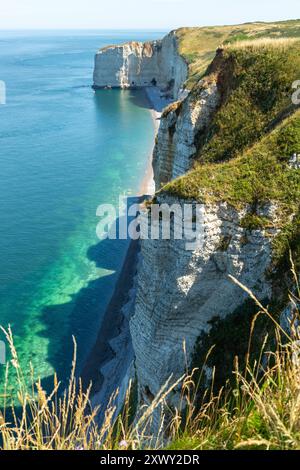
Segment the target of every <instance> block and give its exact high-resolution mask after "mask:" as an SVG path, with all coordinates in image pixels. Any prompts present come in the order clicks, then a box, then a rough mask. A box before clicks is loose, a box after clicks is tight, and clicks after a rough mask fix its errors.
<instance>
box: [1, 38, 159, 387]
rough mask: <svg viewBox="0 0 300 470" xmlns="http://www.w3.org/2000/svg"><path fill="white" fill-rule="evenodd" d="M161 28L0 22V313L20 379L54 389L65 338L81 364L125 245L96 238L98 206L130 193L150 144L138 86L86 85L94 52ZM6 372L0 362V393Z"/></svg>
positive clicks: (66, 357) (67, 360)
mask: <svg viewBox="0 0 300 470" xmlns="http://www.w3.org/2000/svg"><path fill="white" fill-rule="evenodd" d="M163 35H164V32H163V31H143V32H142V31H82V30H81V31H70V30H68V31H0V81H1V83H2V84H3V82H4V83H5V87H6V104H1V105H0V325H1V326H2V327H4V328H6V329H7V328H8V326H10V327H11V331H12V334H13V338H14V343H15V346H16V350H17V354H18V359H19V362H20V365H21V368H22V374H23V377H24V380H25V382H26V383H28V384H29V383H30V382H31V380H32V376H33V378H34V379H36V378H37V377H40V378H41V381H42V382H41V383H42V386H43V387H44V388H45V389H46V390H47V389H51V387H52V384H53V376H54V373H55V372H56V373H57V375H58V377H59V379H60V380H62V381H63V382H64V381H66V380H67V378H68V376H69V374H70V368H71V362H72V354H73V344H74V341H73V338H75V339H76V343H77V367H78V368H79V369H80V367H81V366H82V364H84V361H85V359H86V357H87V356H88V354H89V352H90V350H91V348H92V346H93V344H94V343H95V340H96V337H97V333H98V331H99V328H100V326H101V321H102V318H103V315H104V312H105V309H106V307H107V305H108V302H109V300H110V298H111V296H112V294H113V291H114V287H115V284H116V281H117V279H118V275H119V272H120V270H121V267H122V263H123V261H124V258H125V255H126V250H127V248H128V241H126V240H124V241H119V242H118V243H116V242H115V241H114V240H103V241H100V240H99V239H98V238H97V235H96V227H97V224H98V222H99V218H98V217H97V216H96V210H97V207H98V206H99V205H100V204H114V205H116V206H117V205H118V200H119V196H120V195H122V196H124V195H128V196H135V195H136V194H137V192H138V190H139V188H140V185H141V180H142V179H143V176H144V175H145V172H146V169H147V165H148V161H149V155H150V154H151V151H152V147H153V142H154V134H155V129H154V125H153V120H152V117H151V114H150V111H149V104H148V101H147V99H146V96H145V94H144V91H141V90H140V91H139V90H136V91H132V90H115V89H113V90H99V91H97V92H94V90H93V89H92V88H91V85H92V83H93V66H94V55H95V53H96V51H97V49H98V48H100V47H104V46H106V45H109V44H115V43H123V42H126V41H128V40H139V41H144V40H153V39H157V38H161V37H162V36H163ZM0 340H1V341H2V343H1V344H2V346H3V345H4V347H5V349H6V361H8V362H9V361H10V359H11V355H10V352H9V347H8V344H7V340H6V338H5V336H4V334H3V333H2V332H0ZM10 369H11V372H10V379H9V386H8V389H7V390H6V393H8V394H10V395H14V394H15V393H16V390H17V387H16V376H17V374H16V370H14V367H13V365H11V366H10ZM32 371H33V372H32ZM4 376H5V365H3V364H1V365H0V380H1V386H0V393H1V390H3V383H4Z"/></svg>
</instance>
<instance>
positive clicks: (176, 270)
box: [130, 196, 276, 429]
mask: <svg viewBox="0 0 300 470" xmlns="http://www.w3.org/2000/svg"><path fill="white" fill-rule="evenodd" d="M158 199H159V201H158V202H159V203H160V204H162V203H167V204H173V203H174V202H177V203H178V202H179V203H180V204H182V205H183V204H184V203H186V202H187V201H178V200H175V199H174V198H170V197H166V196H159V198H158ZM245 211H246V209H245V210H243V211H240V212H238V211H237V210H236V209H233V208H232V207H231V206H229V205H228V204H226V203H219V204H215V205H209V204H206V205H204V206H203V240H202V245H201V246H199V247H198V248H197V249H196V250H194V251H187V250H186V245H185V243H186V242H185V240H172V237H171V240H144V241H142V263H141V266H140V269H139V272H138V284H137V297H136V303H135V313H134V315H133V317H132V318H131V321H130V329H131V334H132V340H133V347H134V351H135V358H136V359H135V364H136V373H137V378H138V383H139V391H140V399H141V403H147V404H149V403H150V402H151V397H153V396H155V395H156V394H157V393H158V392H159V390H160V388H161V387H162V386H163V385H164V384H165V383H166V381H167V380H168V379H169V377H170V376H171V375H172V381H174V382H175V380H176V379H177V378H178V377H180V376H181V375H182V374H184V372H185V367H186V364H190V361H191V357H192V354H193V351H194V347H195V344H196V341H197V338H198V337H199V336H200V335H201V334H202V333H208V332H209V330H210V324H209V322H210V320H211V319H212V318H214V317H218V318H220V319H222V318H225V317H226V316H227V315H229V314H230V313H231V312H233V311H234V310H235V309H236V308H238V307H239V306H241V305H242V304H243V303H244V301H245V300H246V298H247V294H246V293H244V292H243V291H242V290H241V289H240V288H239V287H238V286H236V285H235V284H234V283H233V282H232V281H231V280H230V279H229V278H228V275H229V274H231V275H233V276H235V277H236V278H237V279H239V281H240V282H242V283H243V284H245V285H246V286H247V287H248V288H250V289H251V290H253V292H254V293H255V294H256V295H257V297H258V298H260V299H265V298H269V297H270V295H271V285H270V283H269V281H268V279H267V277H266V271H267V269H268V267H269V266H270V260H271V240H272V237H273V236H275V234H276V231H272V233H266V231H264V230H255V231H252V232H250V233H249V232H246V230H245V229H244V228H242V227H241V226H240V222H241V220H242V218H243V217H244V215H245ZM272 211H273V208H270V207H268V209H267V210H263V211H262V212H264V213H265V212H267V213H272ZM224 239H226V240H227V243H226V247H224V243H223V241H224ZM184 344H185V348H184V347H183V345H184ZM184 349H185V351H184ZM185 353H186V356H185ZM178 398H179V395H178V394H177V393H173V394H172V395H171V396H170V397H169V398H168V401H169V404H171V405H175V404H178ZM155 419H156V420H157V422H156V424H155V422H154V429H155V425H157V424H158V420H159V418H158V413H157V414H156V415H155Z"/></svg>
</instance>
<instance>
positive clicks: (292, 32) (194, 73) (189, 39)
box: [176, 20, 300, 88]
mask: <svg viewBox="0 0 300 470" xmlns="http://www.w3.org/2000/svg"><path fill="white" fill-rule="evenodd" d="M176 34H177V37H178V39H179V44H180V52H181V54H182V55H183V57H184V58H185V59H186V61H187V63H188V64H189V71H190V73H189V78H188V82H187V85H188V88H192V87H193V85H194V84H195V83H197V81H198V80H199V78H201V77H202V76H203V75H204V73H205V71H206V69H207V67H208V65H209V64H210V62H211V61H212V59H213V58H214V56H215V51H216V49H217V48H218V47H220V46H222V45H226V44H231V43H235V42H237V41H243V40H249V39H250V40H252V39H258V38H274V39H276V38H280V37H287V38H290V37H291V38H293V37H299V36H300V20H291V21H281V22H277V23H247V24H242V25H232V26H215V27H213V26H212V27H204V28H181V29H179V30H177V32H176Z"/></svg>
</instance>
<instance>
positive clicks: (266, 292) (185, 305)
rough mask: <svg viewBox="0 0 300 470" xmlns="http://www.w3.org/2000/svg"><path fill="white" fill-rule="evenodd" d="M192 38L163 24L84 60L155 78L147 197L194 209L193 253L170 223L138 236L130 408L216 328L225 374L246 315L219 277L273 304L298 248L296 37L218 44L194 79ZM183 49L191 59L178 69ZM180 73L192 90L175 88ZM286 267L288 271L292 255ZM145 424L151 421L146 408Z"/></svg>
mask: <svg viewBox="0 0 300 470" xmlns="http://www.w3.org/2000/svg"><path fill="white" fill-rule="evenodd" d="M259 28H260V26H259V25H258V33H259V31H260V29H259ZM200 32H201V31H200ZM202 33H203V32H202ZM202 33H201V34H202ZM199 34H200V33H199V32H198V31H195V30H191V31H190V32H189V31H186V30H183V31H181V32H179V33H178V32H177V34H176V33H174V32H172V33H170V34H169V35H168V36H166V37H165V38H164V39H163V40H162V41H156V42H153V43H147V44H141V43H129V44H125V45H123V46H114V47H109V48H106V49H104V50H100V51H99V52H98V54H97V56H96V67H95V77H94V80H95V86H96V87H105V86H116V87H123V88H129V87H136V86H158V87H159V88H160V89H162V90H164V91H165V93H166V94H169V95H170V96H173V98H174V100H177V101H174V102H173V103H172V104H171V105H170V106H168V108H166V109H165V110H164V112H163V113H162V117H161V123H160V128H159V132H158V136H157V140H156V144H155V149H154V155H153V168H154V176H155V184H156V189H157V193H156V196H155V199H156V200H157V202H158V203H160V204H163V203H166V204H168V205H169V206H170V205H172V204H174V203H175V204H179V205H180V206H181V207H183V206H184V205H185V204H187V203H191V204H193V205H195V204H200V205H201V208H202V217H203V218H202V226H201V227H202V232H203V233H202V236H203V239H202V243H201V244H200V246H199V247H197V248H195V249H194V250H193V251H189V250H187V249H186V240H174V237H173V233H174V227H173V228H172V230H173V231H171V237H170V240H142V241H141V254H142V256H141V261H140V264H139V268H138V273H137V279H136V300H135V305H134V307H133V312H132V314H131V319H130V331H131V336H132V342H133V348H134V354H135V372H136V376H137V379H138V390H139V398H140V401H141V404H143V403H147V404H149V403H151V401H152V400H153V398H154V396H155V395H156V394H157V393H158V391H159V390H160V389H161V387H162V386H163V385H164V384H165V383H166V381H167V380H168V379H169V378H170V376H172V380H174V382H175V380H176V379H177V378H178V377H180V376H182V374H184V373H185V372H186V368H187V367H188V368H191V366H192V364H193V363H194V362H193V361H194V360H195V357H196V359H198V360H199V358H201V357H202V355H203V353H204V355H205V354H206V353H207V352H208V349H206V348H207V344H209V341H210V337H212V338H213V340H214V339H215V338H216V335H217V336H218V335H219V334H220V337H222V338H223V339H222V341H223V343H222V342H221V343H220V344H221V345H223V346H221V350H220V349H219V356H221V360H220V364H219V369H221V371H222V372H224V373H223V378H224V379H225V380H227V378H228V375H230V373H231V371H232V367H233V358H234V357H235V355H238V356H239V358H243V357H245V356H246V354H247V351H248V350H247V348H248V342H249V330H250V326H249V325H250V324H251V321H252V320H251V319H252V318H253V316H254V315H255V314H256V313H257V310H256V308H255V307H254V306H253V305H251V306H250V307H249V308H250V311H249V309H248V303H247V301H248V295H247V294H246V293H245V292H244V291H243V290H241V289H240V287H238V286H237V285H236V284H235V283H233V282H232V281H231V280H230V278H229V275H231V276H234V277H235V278H237V279H238V280H239V281H240V282H241V283H242V284H244V285H245V286H247V287H248V289H250V290H251V291H252V292H253V293H254V294H255V295H256V297H257V298H258V299H260V300H261V301H267V302H269V301H273V300H274V295H276V301H277V300H278V298H279V297H280V296H281V294H282V291H283V290H284V291H285V292H286V291H287V290H288V287H287V286H288V282H287V283H286V284H285V281H284V282H283V279H284V280H286V279H287V272H288V271H289V267H287V266H288V265H287V260H288V258H289V249H290V247H295V249H296V250H298V251H297V252H298V253H300V249H299V239H300V238H299V233H300V212H299V198H300V173H299V172H297V171H295V170H294V169H293V168H291V166H290V164H289V162H290V157H291V155H292V154H294V153H300V111H299V110H297V109H296V107H294V106H292V105H291V93H290V87H291V84H292V83H293V82H294V81H295V79H296V78H298V77H299V74H300V59H299V57H300V50H299V47H300V44H299V42H297V41H295V42H294V40H292V42H288V41H287V42H286V43H285V41H284V40H283V41H279V42H278V43H276V40H274V41H275V42H274V43H272V44H270V45H269V46H268V45H264V43H263V42H258V44H256V45H255V44H254V43H253V42H250V43H249V44H248V45H246V47H241V46H240V45H238V46H237V47H236V46H235V45H233V46H228V47H225V48H222V49H218V51H217V54H216V55H215V58H214V60H213V61H212V63H211V64H210V66H209V68H208V70H207V72H206V75H204V76H203V77H202V78H201V79H200V80H199V78H198V79H197V81H196V83H195V80H196V78H195V77H198V72H199V70H200V69H199V66H200V65H201V64H200V63H202V62H201V61H202V59H203V57H202V53H201V50H202V49H201V47H200V46H198V42H197V41H195V40H194V39H195V35H196V37H198V36H199ZM203 34H204V33H203ZM206 34H211V31H210V30H209V31H207V32H206V31H205V35H206ZM226 34H227V36H224V38H223V39H226V40H227V39H228V38H229V39H230V37H231V36H230V34H231V33H230V34H229V32H228V31H227V32H226ZM259 34H260V33H259ZM182 35H183V38H182ZM228 35H229V36H228ZM180 37H181V43H180V41H179V39H178V38H180ZM205 37H206V36H205ZM216 37H218V38H219V36H216ZM251 37H252V33H251ZM214 40H215V41H217V39H216V38H214ZM253 44H254V46H253ZM191 47H192V49H190V48H191ZM197 48H198V49H199V50H200V52H199V50H198V49H197ZM183 50H184V53H185V57H186V58H187V57H188V56H189V57H190V58H191V57H192V59H191V61H192V64H191V63H190V65H189V76H188V67H187V65H186V62H185V60H184V59H183V58H182V57H181V55H180V54H179V51H181V52H182V51H183ZM196 52H197V54H196ZM193 61H194V65H193ZM204 62H205V64H206V55H205V60H204ZM199 64H200V65H199ZM195 67H196V69H197V71H198V72H197V73H196V74H195V73H193V70H194V69H195ZM200 68H201V67H200ZM198 69H199V70H198ZM191 71H192V72H191ZM191 75H192V82H193V84H194V85H193V87H192V89H191V90H190V92H189V93H181V90H182V87H183V84H184V83H185V81H186V79H187V78H188V83H189V82H191ZM278 77H279V78H278ZM158 220H160V219H158ZM173 220H174V222H175V224H176V223H177V222H178V221H176V219H175V218H173ZM160 223H161V222H160ZM171 226H172V224H171ZM297 263H298V265H297V266H299V268H300V257H299V259H298V258H297ZM283 266H284V273H283V274H282V273H281V272H280V269H281V270H282V269H283V268H282V267H283ZM280 276H281V277H280ZM278 279H279V281H278ZM274 293H276V294H274ZM280 301H281V300H280ZM278 303H279V301H278ZM216 322H217V323H216ZM249 322H250V323H249ZM216 325H217V326H216ZM225 326H226V328H227V329H226V328H225ZM235 331H238V333H237V335H236V336H234V334H232V332H233V333H234V332H235ZM261 333H263V330H261ZM224 337H225V340H224ZM260 346H261V345H259V347H260ZM219 348H220V346H219ZM222 348H223V349H222ZM245 348H246V349H245ZM225 350H226V354H225V352H224V354H223V351H225ZM199 351H200V354H199ZM197 354H198V357H197ZM213 361H214V359H213V360H212V362H211V363H210V367H214V366H215V363H214V362H213ZM225 363H226V364H227V366H228V369H226V367H225ZM196 366H198V367H199V366H200V367H201V366H202V363H197V364H196ZM206 372H207V378H208V379H209V369H207V370H206ZM226 374H227V375H226ZM178 399H179V390H175V391H174V392H173V393H172V396H170V397H168V400H169V402H170V404H171V405H176V404H177V403H178ZM154 420H155V422H154V426H158V421H159V414H158V412H157V413H156V414H155V416H154Z"/></svg>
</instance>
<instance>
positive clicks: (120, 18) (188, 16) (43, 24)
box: [0, 0, 300, 30]
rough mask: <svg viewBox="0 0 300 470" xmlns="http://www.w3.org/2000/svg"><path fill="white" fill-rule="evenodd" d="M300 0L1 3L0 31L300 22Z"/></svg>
mask: <svg viewBox="0 0 300 470" xmlns="http://www.w3.org/2000/svg"><path fill="white" fill-rule="evenodd" d="M299 6H300V2H299V0H284V1H283V0H212V1H209V0H127V1H126V0H0V29H158V30H171V29H174V28H178V27H181V26H205V25H219V24H238V23H245V22H248V21H276V20H281V19H296V18H300V8H299Z"/></svg>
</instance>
